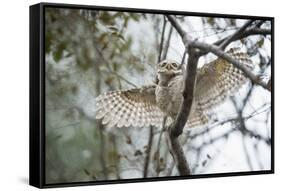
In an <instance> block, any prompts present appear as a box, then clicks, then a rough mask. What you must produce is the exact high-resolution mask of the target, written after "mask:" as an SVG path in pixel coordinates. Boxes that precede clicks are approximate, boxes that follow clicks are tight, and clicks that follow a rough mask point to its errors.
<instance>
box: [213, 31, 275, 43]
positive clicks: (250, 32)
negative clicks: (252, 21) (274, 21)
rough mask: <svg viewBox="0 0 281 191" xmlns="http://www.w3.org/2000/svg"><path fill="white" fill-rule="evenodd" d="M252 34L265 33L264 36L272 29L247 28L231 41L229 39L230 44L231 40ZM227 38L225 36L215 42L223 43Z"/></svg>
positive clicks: (269, 33)
mask: <svg viewBox="0 0 281 191" xmlns="http://www.w3.org/2000/svg"><path fill="white" fill-rule="evenodd" d="M252 35H264V36H265V35H271V30H270V29H261V28H256V27H254V28H251V29H248V30H245V31H244V32H242V33H240V34H239V35H236V36H235V37H233V38H232V40H231V41H229V43H228V44H230V43H231V42H234V41H236V40H239V39H243V38H246V37H248V36H252ZM226 38H228V37H226ZM226 38H223V39H221V40H218V41H216V42H215V43H214V45H217V46H219V45H220V44H221V43H223V42H224V41H225V40H226ZM228 44H227V45H228ZM224 48H225V47H224Z"/></svg>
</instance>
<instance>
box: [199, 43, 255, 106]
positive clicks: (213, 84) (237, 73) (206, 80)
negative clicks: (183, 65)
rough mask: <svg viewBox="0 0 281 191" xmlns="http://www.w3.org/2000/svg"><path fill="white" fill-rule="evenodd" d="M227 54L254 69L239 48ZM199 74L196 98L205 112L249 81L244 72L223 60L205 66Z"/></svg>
mask: <svg viewBox="0 0 281 191" xmlns="http://www.w3.org/2000/svg"><path fill="white" fill-rule="evenodd" d="M227 54H229V55H230V56H231V57H233V58H234V59H236V60H238V61H240V62H241V63H243V64H245V66H246V67H247V68H248V69H249V70H252V69H253V62H252V60H251V59H250V57H249V56H248V55H247V54H246V53H243V52H241V51H240V49H239V48H232V49H230V50H229V51H227ZM197 74H198V75H197V81H196V88H195V96H194V98H195V102H196V103H197V105H198V107H199V108H200V109H202V110H203V111H205V110H209V109H212V108H213V107H215V106H217V105H218V104H219V103H221V102H223V101H224V100H225V98H226V97H227V96H230V95H232V94H233V93H234V92H235V91H236V90H238V89H239V88H240V87H241V86H242V85H243V84H244V83H245V82H246V81H247V78H246V76H245V75H244V73H243V72H242V70H240V69H238V68H236V67H235V66H234V65H233V64H231V63H229V62H227V61H226V60H224V59H222V58H218V59H216V60H214V61H213V62H211V63H209V64H205V65H204V66H203V67H202V68H200V69H199V71H198V73H197Z"/></svg>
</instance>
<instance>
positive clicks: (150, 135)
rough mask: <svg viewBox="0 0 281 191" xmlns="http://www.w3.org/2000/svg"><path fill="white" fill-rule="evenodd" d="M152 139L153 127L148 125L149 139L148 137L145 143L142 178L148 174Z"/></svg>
mask: <svg viewBox="0 0 281 191" xmlns="http://www.w3.org/2000/svg"><path fill="white" fill-rule="evenodd" d="M152 140H153V127H152V126H150V127H149V139H148V144H147V152H146V157H145V161H144V170H143V177H144V178H146V177H147V174H148V167H149V161H150V154H151V147H152Z"/></svg>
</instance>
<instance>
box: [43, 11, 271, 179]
mask: <svg viewBox="0 0 281 191" xmlns="http://www.w3.org/2000/svg"><path fill="white" fill-rule="evenodd" d="M177 18H178V20H179V21H180V23H181V24H182V27H184V29H185V30H186V31H188V34H189V35H191V36H192V37H194V38H197V39H199V40H202V41H204V42H207V43H212V42H215V41H216V40H219V39H222V38H224V37H226V36H228V35H229V34H232V33H233V32H235V31H236V30H237V29H239V27H240V26H242V25H243V24H244V23H245V22H246V21H247V20H241V19H224V18H211V17H191V16H177ZM261 27H263V28H271V25H270V22H264V23H263V24H262V25H261ZM234 46H239V47H241V49H242V50H244V51H245V52H248V54H249V55H250V56H251V58H252V59H253V61H254V63H255V69H254V72H255V74H262V76H263V77H264V78H265V80H266V79H268V78H269V77H270V76H271V37H270V36H251V37H249V38H245V39H241V40H239V41H236V42H234V43H232V44H231V45H230V46H229V47H228V48H230V47H234ZM228 48H227V49H228ZM45 51H46V53H45V58H46V183H63V182H78V181H79V182H80V181H98V180H108V179H128V178H143V177H158V176H177V175H178V172H177V169H176V167H175V164H174V162H173V160H172V157H171V155H170V153H169V150H168V147H167V144H166V139H165V137H164V135H163V134H162V131H161V129H156V128H140V129H135V128H122V129H119V128H116V129H110V130H109V129H106V128H104V127H102V125H101V124H100V123H99V122H98V121H96V120H95V98H96V97H97V96H98V95H99V94H101V93H104V92H106V91H109V90H117V89H129V88H134V87H138V86H141V85H147V84H151V82H153V81H154V80H155V66H156V63H157V62H158V61H159V60H162V59H164V58H171V59H174V60H177V61H178V62H184V63H185V62H186V58H187V57H188V55H185V53H184V52H185V49H184V46H183V43H182V41H181V38H180V37H179V35H178V34H177V32H176V31H175V30H174V29H173V28H172V27H171V25H170V23H169V22H168V21H167V20H166V19H165V17H164V16H163V15H161V14H140V13H128V12H108V11H95V10H86V9H83V10H79V9H62V8H60V9H58V8H46V11H45ZM215 58H216V57H215V56H214V55H212V54H208V55H206V56H204V57H202V58H201V59H200V62H199V67H201V66H202V65H204V63H208V62H209V61H212V60H214V59H215ZM210 119H211V123H210V126H208V128H198V129H192V130H187V129H186V130H185V132H184V134H183V135H182V136H181V142H182V145H183V148H184V151H185V153H186V157H187V160H188V162H189V164H190V166H191V169H192V173H193V174H210V173H222V172H241V171H259V170H269V169H271V158H270V156H271V136H270V135H271V94H270V92H268V91H266V90H264V89H263V88H261V87H258V86H255V85H252V84H251V83H250V82H249V83H247V84H245V85H244V86H243V87H242V88H241V89H240V90H239V91H238V92H237V93H236V94H235V95H234V96H233V97H231V98H230V99H228V100H227V101H226V102H225V103H224V104H222V105H221V106H220V107H218V108H216V109H215V110H214V112H213V113H211V114H210ZM148 156H149V157H148Z"/></svg>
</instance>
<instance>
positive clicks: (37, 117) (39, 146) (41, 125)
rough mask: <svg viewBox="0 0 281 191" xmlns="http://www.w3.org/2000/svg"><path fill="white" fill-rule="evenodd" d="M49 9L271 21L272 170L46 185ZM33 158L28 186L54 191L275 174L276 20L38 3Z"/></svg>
mask: <svg viewBox="0 0 281 191" xmlns="http://www.w3.org/2000/svg"><path fill="white" fill-rule="evenodd" d="M46 8H68V9H90V10H104V11H126V12H137V13H155V14H171V15H173V14H176V15H187V16H208V17H221V18H237V19H238V18H239V19H258V20H269V21H270V22H271V27H272V28H271V50H272V51H271V54H272V55H271V63H272V66H271V74H272V84H271V86H272V90H271V112H272V114H271V121H272V122H271V124H272V130H271V143H270V144H271V169H270V170H262V171H251V172H229V173H217V174H200V175H199V174H198V175H188V176H176V177H174V176H173V177H158V178H140V179H120V180H106V181H90V182H71V183H55V184H46V181H45V171H46V169H45V115H44V114H45V19H44V16H45V9H46ZM29 13H30V37H29V38H30V139H29V142H30V145H29V150H30V155H29V159H30V160H29V184H30V185H32V186H35V187H38V188H53V187H66V186H85V185H99V184H116V183H133V182H147V181H167V180H179V179H196V178H211V177H226V176H244V175H260V174H272V173H274V18H273V17H263V16H249V15H231V14H214V13H195V12H183V11H170V10H150V9H135V8H121V7H102V6H88V5H72V4H55V3H39V4H36V5H32V6H30V10H29Z"/></svg>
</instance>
